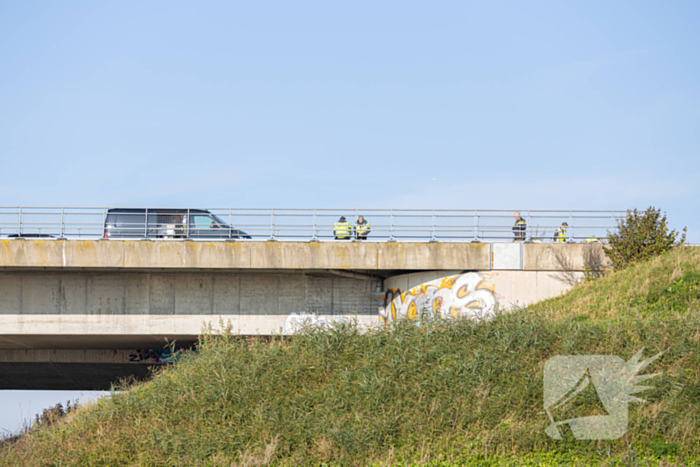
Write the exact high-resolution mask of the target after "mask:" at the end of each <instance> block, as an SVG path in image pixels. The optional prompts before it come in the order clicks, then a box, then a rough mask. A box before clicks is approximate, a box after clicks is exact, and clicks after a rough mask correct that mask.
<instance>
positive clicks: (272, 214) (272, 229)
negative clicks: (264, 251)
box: [270, 208, 275, 240]
mask: <svg viewBox="0 0 700 467" xmlns="http://www.w3.org/2000/svg"><path fill="white" fill-rule="evenodd" d="M274 239H275V210H274V208H273V209H271V210H270V240H274Z"/></svg>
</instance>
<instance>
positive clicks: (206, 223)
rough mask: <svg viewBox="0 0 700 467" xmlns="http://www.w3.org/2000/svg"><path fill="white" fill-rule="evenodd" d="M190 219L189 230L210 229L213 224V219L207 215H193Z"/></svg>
mask: <svg viewBox="0 0 700 467" xmlns="http://www.w3.org/2000/svg"><path fill="white" fill-rule="evenodd" d="M190 219H191V222H190V228H191V229H211V228H213V224H215V222H214V219H212V218H211V216H207V215H200V214H193V215H191V216H190Z"/></svg>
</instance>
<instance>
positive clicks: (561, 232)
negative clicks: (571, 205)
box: [554, 222, 569, 243]
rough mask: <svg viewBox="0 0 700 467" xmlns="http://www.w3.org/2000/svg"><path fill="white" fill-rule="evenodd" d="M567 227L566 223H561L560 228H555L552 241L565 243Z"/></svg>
mask: <svg viewBox="0 0 700 467" xmlns="http://www.w3.org/2000/svg"><path fill="white" fill-rule="evenodd" d="M568 226H569V224H567V223H566V222H562V223H561V227H557V230H555V231H554V241H555V242H562V243H563V242H565V241H566V228H567V227H568Z"/></svg>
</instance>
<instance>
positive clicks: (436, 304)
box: [379, 272, 498, 324]
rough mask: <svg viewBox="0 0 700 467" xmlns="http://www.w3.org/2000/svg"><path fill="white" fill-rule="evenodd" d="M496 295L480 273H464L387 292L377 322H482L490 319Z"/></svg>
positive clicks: (494, 308) (496, 301)
mask: <svg viewBox="0 0 700 467" xmlns="http://www.w3.org/2000/svg"><path fill="white" fill-rule="evenodd" d="M497 306H498V294H497V293H496V291H495V287H494V286H493V285H489V284H488V280H487V279H486V277H485V276H484V275H483V274H482V273H478V272H466V273H462V274H457V275H455V276H448V277H445V278H443V279H436V280H433V281H430V282H426V283H424V284H421V285H418V286H416V287H413V288H412V289H409V290H407V291H405V292H402V291H401V290H399V289H390V290H388V291H387V293H386V295H385V296H384V307H383V309H380V311H379V319H380V321H382V322H383V323H385V324H388V323H389V322H391V321H397V320H402V319H410V320H416V321H419V322H420V321H421V320H425V319H431V318H434V317H441V318H459V317H466V318H474V319H482V318H488V317H490V316H492V315H493V314H494V313H495V311H496V308H497Z"/></svg>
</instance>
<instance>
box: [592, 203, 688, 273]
mask: <svg viewBox="0 0 700 467" xmlns="http://www.w3.org/2000/svg"><path fill="white" fill-rule="evenodd" d="M687 229H688V228H687V227H685V228H683V234H682V235H681V236H680V240H678V236H679V233H678V232H677V231H675V230H671V231H669V228H668V223H667V220H666V214H664V215H663V216H662V215H661V210H660V209H654V208H653V207H649V208H648V209H647V210H646V211H637V210H636V209H634V210H631V211H627V217H626V218H625V219H624V220H622V221H620V222H619V223H618V226H617V232H616V233H608V243H609V244H610V248H606V249H605V254H606V255H607V256H608V258H609V259H610V261H611V262H612V265H613V268H614V269H621V268H623V267H625V266H627V265H628V264H630V263H633V262H635V261H639V260H643V259H647V258H651V257H653V256H657V255H660V254H662V253H664V252H666V251H669V250H671V249H672V248H673V247H674V246H676V245H680V244H683V243H685V235H686V234H685V232H686V231H687Z"/></svg>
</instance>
